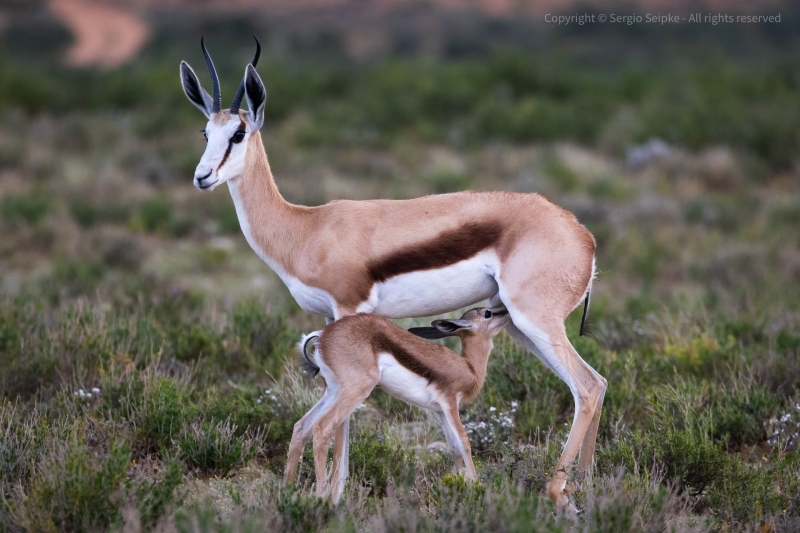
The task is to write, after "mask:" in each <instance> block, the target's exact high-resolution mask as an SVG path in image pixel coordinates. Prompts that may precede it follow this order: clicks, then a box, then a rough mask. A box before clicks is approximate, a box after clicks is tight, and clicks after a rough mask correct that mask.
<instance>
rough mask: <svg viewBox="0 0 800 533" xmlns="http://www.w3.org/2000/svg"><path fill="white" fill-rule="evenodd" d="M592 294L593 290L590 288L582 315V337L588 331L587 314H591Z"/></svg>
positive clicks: (584, 301)
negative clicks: (590, 299)
mask: <svg viewBox="0 0 800 533" xmlns="http://www.w3.org/2000/svg"><path fill="white" fill-rule="evenodd" d="M590 294H592V290H591V289H589V290H587V291H586V298H584V300H583V316H582V317H581V333H580V335H581V337H583V335H584V334H585V333H586V315H587V314H589V295H590Z"/></svg>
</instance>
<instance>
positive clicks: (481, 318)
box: [285, 307, 509, 503]
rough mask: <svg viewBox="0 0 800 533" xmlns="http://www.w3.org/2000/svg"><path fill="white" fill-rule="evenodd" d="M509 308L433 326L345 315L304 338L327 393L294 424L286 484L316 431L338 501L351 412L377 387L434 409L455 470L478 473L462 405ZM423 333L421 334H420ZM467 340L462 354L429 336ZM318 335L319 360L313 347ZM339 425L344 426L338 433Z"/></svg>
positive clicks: (325, 488) (479, 379)
mask: <svg viewBox="0 0 800 533" xmlns="http://www.w3.org/2000/svg"><path fill="white" fill-rule="evenodd" d="M508 322H509V316H508V311H506V309H505V308H503V307H495V308H475V309H470V310H469V311H467V312H466V313H464V315H463V316H462V317H461V318H460V319H458V320H434V321H433V323H432V324H431V326H432V327H426V328H411V329H410V330H409V331H406V330H404V329H403V328H401V327H400V326H398V325H397V324H395V323H393V322H391V321H389V320H387V319H386V318H383V317H380V316H377V315H369V314H365V313H357V314H355V315H348V316H345V317H342V318H341V319H340V320H337V321H336V322H334V323H332V324H329V325H328V326H327V327H326V328H325V329H323V330H322V331H316V332H314V333H312V334H310V335H308V336H306V337H304V338H303V340H302V341H301V342H300V356H301V358H302V360H303V362H304V363H305V365H306V366H307V367H310V368H311V369H312V370H313V371H314V372H315V373H316V372H319V373H320V374H322V377H323V378H324V379H325V385H326V387H325V394H324V395H323V396H322V398H321V399H320V400H319V402H317V404H316V405H314V407H312V408H311V410H309V411H308V413H306V414H305V416H303V418H301V419H300V420H299V421H298V422H297V424H295V426H294V432H293V433H292V442H291V443H290V444H289V458H288V460H287V462H286V476H285V479H286V483H287V484H290V483H293V482H294V480H295V477H296V476H297V465H298V463H299V462H300V459H301V457H302V455H303V448H305V445H306V443H307V442H308V439H309V437H311V435H312V432H313V437H314V468H315V470H316V473H317V493H318V494H320V495H322V496H326V495H328V494H329V493H330V496H331V499H332V500H333V502H334V503H336V502H338V501H339V498H340V497H341V495H342V491H343V490H344V482H345V480H346V479H347V471H348V466H347V463H348V454H349V443H348V435H347V433H346V432H345V431H344V430H345V429H346V428H347V421H348V420H349V418H350V415H351V414H352V412H353V411H354V410H355V409H356V407H358V405H359V404H361V402H363V401H364V400H366V399H367V396H369V395H370V393H371V392H372V390H373V389H374V388H375V386H376V385H380V386H381V388H382V389H384V390H385V391H386V392H388V393H389V394H391V395H392V396H395V397H397V398H400V399H401V400H403V401H406V402H408V403H411V404H414V405H417V406H419V407H422V408H423V409H428V410H429V411H432V412H433V413H434V414H435V415H436V416H437V418H438V419H439V423H440V424H441V426H442V430H444V435H445V438H446V439H447V444H448V446H449V447H450V451H451V452H452V453H453V456H454V458H455V463H456V464H455V470H456V471H458V470H460V469H461V468H462V467H466V474H467V477H469V478H470V479H473V480H477V479H478V473H477V472H476V471H475V465H474V464H473V463H472V452H471V449H470V445H469V437H467V432H466V431H465V430H464V426H463V425H462V424H461V417H460V415H459V414H458V406H459V404H460V403H461V402H462V401H470V400H472V399H473V398H475V396H477V395H478V393H479V392H480V391H481V388H483V381H484V379H485V378H486V366H487V364H488V362H489V354H490V353H491V352H492V339H494V337H495V335H497V334H498V333H500V331H501V330H502V329H503V328H504V327H505V326H506V324H508ZM415 335H416V336H415ZM451 336H456V337H460V338H461V355H457V354H456V353H454V352H452V351H451V350H449V349H447V348H445V347H444V346H442V345H440V344H434V343H431V342H425V341H423V340H422V339H420V338H419V337H422V338H425V339H441V338H444V337H451ZM315 338H318V339H319V340H318V341H317V344H316V348H315V350H314V358H313V361H312V360H311V359H309V358H308V355H307V353H306V345H307V344H308V343H309V342H310V341H311V340H313V339H315ZM337 430H338V431H337ZM334 431H336V433H337V434H336V439H335V440H336V442H335V446H334V454H333V467H332V468H331V476H330V478H329V477H327V476H326V467H327V462H328V446H329V444H330V441H331V436H332V435H333V432H334Z"/></svg>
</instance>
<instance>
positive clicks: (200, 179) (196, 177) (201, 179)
mask: <svg viewBox="0 0 800 533" xmlns="http://www.w3.org/2000/svg"><path fill="white" fill-rule="evenodd" d="M212 172H213V170H209V171H208V174H206V175H205V176H199V177H198V176H195V177H194V179H196V180H197V181H198V183H199V182H201V181H203V180H204V179H207V178H208V177H209V176H210V175H211V173H212Z"/></svg>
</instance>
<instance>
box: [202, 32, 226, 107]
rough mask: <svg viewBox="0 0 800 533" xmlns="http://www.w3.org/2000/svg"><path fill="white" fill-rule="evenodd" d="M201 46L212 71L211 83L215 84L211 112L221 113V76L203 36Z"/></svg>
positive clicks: (209, 70) (209, 69)
mask: <svg viewBox="0 0 800 533" xmlns="http://www.w3.org/2000/svg"><path fill="white" fill-rule="evenodd" d="M200 48H202V49H203V55H204V56H206V65H208V72H210V73H211V84H212V85H213V86H214V101H213V103H212V105H211V112H212V113H219V112H220V110H221V109H222V96H221V95H220V94H219V77H218V76H217V69H215V68H214V62H213V61H211V56H210V55H208V50H206V45H205V44H204V43H203V38H202V37H200Z"/></svg>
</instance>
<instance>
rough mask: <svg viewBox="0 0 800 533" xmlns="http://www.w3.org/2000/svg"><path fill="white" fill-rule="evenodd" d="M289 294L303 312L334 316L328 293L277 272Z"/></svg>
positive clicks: (333, 306)
mask: <svg viewBox="0 0 800 533" xmlns="http://www.w3.org/2000/svg"><path fill="white" fill-rule="evenodd" d="M278 275H279V276H280V277H281V279H282V280H283V282H284V283H286V287H288V288H289V292H290V293H291V294H292V297H293V298H294V299H295V301H296V302H297V305H299V306H300V307H301V308H302V309H303V311H308V312H309V313H316V314H318V315H322V316H327V317H331V318H333V317H334V316H336V312H335V310H336V303H335V302H334V301H333V296H331V295H330V293H329V292H328V291H324V290H322V289H318V288H317V287H311V286H310V285H305V284H304V283H303V282H302V281H300V280H299V279H297V278H295V277H294V276H289V275H288V274H284V275H281V273H280V272H278Z"/></svg>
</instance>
